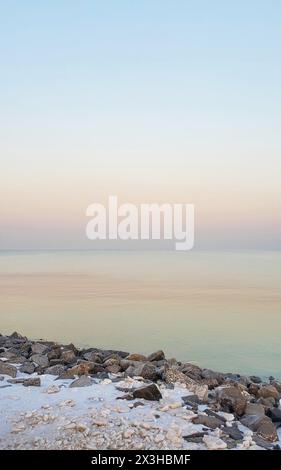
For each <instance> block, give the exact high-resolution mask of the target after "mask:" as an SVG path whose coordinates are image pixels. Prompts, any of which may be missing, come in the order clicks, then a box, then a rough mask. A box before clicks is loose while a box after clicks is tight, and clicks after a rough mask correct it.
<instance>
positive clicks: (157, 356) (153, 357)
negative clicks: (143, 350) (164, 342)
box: [147, 350, 165, 362]
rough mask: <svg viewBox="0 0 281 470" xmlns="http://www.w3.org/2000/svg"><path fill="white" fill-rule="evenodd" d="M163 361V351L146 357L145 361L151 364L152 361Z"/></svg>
mask: <svg viewBox="0 0 281 470" xmlns="http://www.w3.org/2000/svg"><path fill="white" fill-rule="evenodd" d="M163 359H165V354H164V352H163V351H161V350H159V351H156V352H154V353H152V354H150V355H149V356H147V360H148V361H149V362H153V361H162V360H163Z"/></svg>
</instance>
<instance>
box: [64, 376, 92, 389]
mask: <svg viewBox="0 0 281 470" xmlns="http://www.w3.org/2000/svg"><path fill="white" fill-rule="evenodd" d="M92 384H93V381H92V379H91V378H90V377H89V376H87V375H81V377H79V379H76V380H74V381H73V382H71V384H70V385H69V387H70V388H74V387H89V386H90V385H92Z"/></svg>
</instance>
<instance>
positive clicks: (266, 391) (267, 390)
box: [258, 385, 279, 400]
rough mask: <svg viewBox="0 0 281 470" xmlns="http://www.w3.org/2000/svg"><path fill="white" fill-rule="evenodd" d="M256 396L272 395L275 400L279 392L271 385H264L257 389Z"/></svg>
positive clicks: (265, 396)
mask: <svg viewBox="0 0 281 470" xmlns="http://www.w3.org/2000/svg"><path fill="white" fill-rule="evenodd" d="M258 397H261V398H269V397H272V398H274V399H275V400H279V392H278V390H277V389H276V388H275V387H274V386H273V385H264V386H263V387H261V388H260V389H259V391H258Z"/></svg>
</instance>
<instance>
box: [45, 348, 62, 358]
mask: <svg viewBox="0 0 281 470" xmlns="http://www.w3.org/2000/svg"><path fill="white" fill-rule="evenodd" d="M61 352H62V351H61V347H60V346H54V347H53V348H52V349H51V351H49V352H48V354H47V356H48V359H49V361H51V360H53V359H59V358H60V356H61Z"/></svg>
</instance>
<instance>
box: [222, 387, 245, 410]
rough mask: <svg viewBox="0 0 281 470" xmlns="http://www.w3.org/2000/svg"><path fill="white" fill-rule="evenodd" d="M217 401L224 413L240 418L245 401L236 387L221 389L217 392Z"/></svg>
mask: <svg viewBox="0 0 281 470" xmlns="http://www.w3.org/2000/svg"><path fill="white" fill-rule="evenodd" d="M218 400H219V403H220V405H221V406H222V408H223V409H224V411H227V412H230V413H232V412H234V413H236V414H237V415H238V416H242V415H243V413H244V411H245V408H246V404H247V401H246V399H245V398H244V396H243V395H242V393H241V392H240V390H239V389H238V388H236V387H222V388H221V389H220V390H219V391H218Z"/></svg>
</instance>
